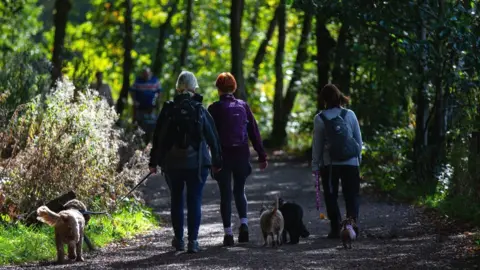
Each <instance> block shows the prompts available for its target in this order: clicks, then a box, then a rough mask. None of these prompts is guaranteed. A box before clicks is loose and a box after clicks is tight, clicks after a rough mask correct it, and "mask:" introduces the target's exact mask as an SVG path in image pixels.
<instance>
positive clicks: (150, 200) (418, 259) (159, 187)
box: [6, 160, 480, 270]
mask: <svg viewBox="0 0 480 270" xmlns="http://www.w3.org/2000/svg"><path fill="white" fill-rule="evenodd" d="M253 166H254V168H255V169H254V172H253V174H252V176H251V177H250V178H249V180H248V182H247V187H246V192H247V197H248V201H249V211H248V214H249V227H250V243H248V244H236V245H235V246H234V247H228V248H226V247H222V241H223V227H222V223H221V217H220V213H219V201H220V199H219V198H220V195H219V192H218V187H217V184H216V182H215V181H214V180H212V179H208V181H207V183H206V185H205V189H204V197H203V207H202V210H203V213H202V224H201V227H200V236H199V243H200V245H201V248H202V251H201V252H200V253H197V254H186V253H180V254H178V253H176V252H174V250H173V248H172V247H171V246H170V243H171V239H172V235H173V232H172V230H171V226H170V217H169V207H170V202H169V191H168V188H167V186H166V183H165V181H164V179H163V177H161V176H159V175H157V176H153V177H151V179H149V180H148V182H147V184H146V186H144V187H142V191H143V192H144V196H145V201H146V202H147V204H148V205H149V206H151V207H152V208H153V209H154V210H155V212H157V213H158V214H159V215H160V216H161V218H162V220H163V225H162V224H161V226H159V228H158V229H157V230H154V231H152V232H150V233H148V234H146V235H142V236H138V237H136V238H134V239H131V240H126V241H123V242H120V243H115V244H112V245H109V246H108V247H106V248H103V249H101V250H98V251H94V252H89V253H87V254H86V255H85V262H82V263H72V264H68V265H55V264H53V263H52V262H49V263H40V264H38V263H36V264H27V265H22V266H9V267H6V268H8V269H21V268H24V269H96V270H99V269H119V268H121V269H479V268H480V257H479V253H478V250H475V249H473V248H472V247H473V244H472V243H473V240H472V236H471V234H470V233H466V232H464V231H463V230H455V229H454V228H450V229H449V228H443V229H440V230H438V229H439V226H438V224H437V223H436V222H434V221H432V218H430V217H429V216H431V215H427V213H425V211H424V209H422V208H418V207H413V206H411V205H407V204H401V203H393V202H387V201H385V200H383V199H379V198H378V197H376V196H373V195H371V194H362V202H361V207H360V217H359V226H360V229H361V233H360V237H359V239H358V240H357V241H356V242H355V243H354V245H353V249H351V250H344V249H343V247H342V245H341V242H340V240H330V239H326V235H327V233H328V230H329V225H328V220H321V219H320V218H319V212H318V211H317V210H316V207H315V187H314V181H313V178H312V176H311V173H310V169H309V167H308V164H306V163H303V162H298V161H281V160H278V161H272V162H271V163H270V164H269V168H267V170H265V171H263V172H261V171H259V170H258V169H256V164H253ZM276 193H279V194H280V195H281V196H282V197H283V198H284V199H286V200H289V201H295V202H297V203H299V204H300V205H302V206H303V208H304V222H305V224H306V226H307V228H308V229H309V231H310V233H311V235H310V237H309V238H307V239H301V240H300V243H299V244H298V245H283V246H281V247H279V248H270V247H268V248H263V247H261V245H262V244H263V237H262V236H261V233H260V228H259V221H258V218H259V211H260V209H261V206H262V204H263V203H271V202H273V198H274V194H276ZM339 203H340V207H341V208H340V209H341V211H342V213H345V212H344V209H345V208H344V203H343V197H342V196H341V195H340V196H339ZM232 209H233V210H234V213H233V218H232V222H234V225H233V226H234V228H233V229H234V232H235V242H236V241H237V236H236V235H237V232H238V231H237V230H238V218H236V210H235V207H234V206H233V207H232ZM321 211H322V212H323V213H325V208H324V207H323V203H322V210H321ZM185 223H186V222H185ZM438 232H440V234H439V233H438ZM186 234H187V233H186V232H185V235H186Z"/></svg>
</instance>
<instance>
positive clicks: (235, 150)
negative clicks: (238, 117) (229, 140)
mask: <svg viewBox="0 0 480 270" xmlns="http://www.w3.org/2000/svg"><path fill="white" fill-rule="evenodd" d="M229 99H230V100H234V99H235V97H234V96H233V95H231V94H226V95H221V96H220V100H229ZM244 104H245V110H246V111H247V119H248V125H247V132H248V138H249V139H250V141H251V142H252V146H253V149H255V151H256V152H257V154H258V161H259V162H264V161H266V160H267V154H266V153H265V149H264V148H263V144H262V137H261V136H260V132H259V131H258V126H257V121H256V120H255V117H253V113H252V111H251V110H250V107H249V106H248V104H247V103H246V102H244ZM220 106H221V105H220V104H219V101H217V102H214V103H213V104H212V105H210V106H209V107H208V112H209V113H210V114H211V115H212V117H213V120H214V121H215V125H216V126H219V124H220V122H219V121H221V120H220V119H221V118H220V116H219V112H218V109H219V108H220ZM222 154H223V159H224V160H238V159H244V160H249V159H250V148H249V146H248V144H246V145H245V146H235V147H222Z"/></svg>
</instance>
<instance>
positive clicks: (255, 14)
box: [242, 1, 262, 91]
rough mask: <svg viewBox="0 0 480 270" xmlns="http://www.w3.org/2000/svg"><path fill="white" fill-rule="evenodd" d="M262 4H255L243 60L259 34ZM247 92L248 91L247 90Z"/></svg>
mask: <svg viewBox="0 0 480 270" xmlns="http://www.w3.org/2000/svg"><path fill="white" fill-rule="evenodd" d="M261 4H262V2H261V1H257V2H256V3H255V7H254V10H253V14H252V17H251V18H250V25H251V31H250V33H249V34H248V37H247V38H246V39H245V42H244V43H243V48H242V59H245V54H246V53H247V50H248V47H250V44H251V43H252V40H253V38H254V37H255V34H256V32H257V25H258V23H257V22H258V17H259V16H258V15H259V13H260V5H261ZM245 90H246V91H247V89H245Z"/></svg>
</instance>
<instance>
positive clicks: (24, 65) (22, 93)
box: [0, 51, 51, 117]
mask: <svg viewBox="0 0 480 270" xmlns="http://www.w3.org/2000/svg"><path fill="white" fill-rule="evenodd" d="M50 68H51V64H50V63H49V61H48V60H47V59H45V58H44V57H43V56H42V55H41V54H35V53H34V52H31V51H24V52H18V53H10V54H7V55H4V58H3V59H2V61H0V93H2V96H3V98H2V99H1V100H0V108H3V109H5V110H8V111H10V112H12V111H13V110H14V109H15V108H16V107H17V106H19V105H21V104H24V103H26V102H28V101H30V100H31V99H32V98H33V97H34V96H36V95H38V94H42V93H45V92H46V91H47V90H48V87H50ZM7 117H8V116H7Z"/></svg>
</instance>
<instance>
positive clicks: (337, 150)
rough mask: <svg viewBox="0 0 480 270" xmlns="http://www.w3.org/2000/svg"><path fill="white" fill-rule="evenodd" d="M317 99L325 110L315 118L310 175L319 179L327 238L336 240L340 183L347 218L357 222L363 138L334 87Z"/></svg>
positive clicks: (344, 99) (354, 119) (347, 100)
mask: <svg viewBox="0 0 480 270" xmlns="http://www.w3.org/2000/svg"><path fill="white" fill-rule="evenodd" d="M320 98H321V100H323V102H324V105H325V110H323V111H321V112H320V113H319V114H317V115H316V116H315V118H314V135H313V144H312V171H313V172H314V173H318V174H320V176H321V178H322V186H323V194H324V198H325V205H326V208H327V215H328V218H329V219H330V228H331V231H330V233H329V234H328V238H338V237H339V236H340V223H341V218H342V216H341V214H340V209H339V208H338V203H337V199H338V186H339V180H340V179H342V192H343V197H344V198H345V206H346V216H347V217H351V218H353V219H354V220H355V221H356V220H357V218H358V210H359V193H360V169H359V167H360V163H361V150H362V135H361V132H360V126H359V124H358V120H357V117H356V115H355V113H354V112H353V111H352V110H349V109H345V108H343V107H342V106H344V105H347V104H348V102H349V99H348V97H346V96H345V95H344V94H343V93H342V92H341V91H340V90H339V89H338V88H337V87H336V86H335V85H333V84H327V85H325V87H324V88H323V89H322V91H321V93H320ZM357 234H358V231H357Z"/></svg>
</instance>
